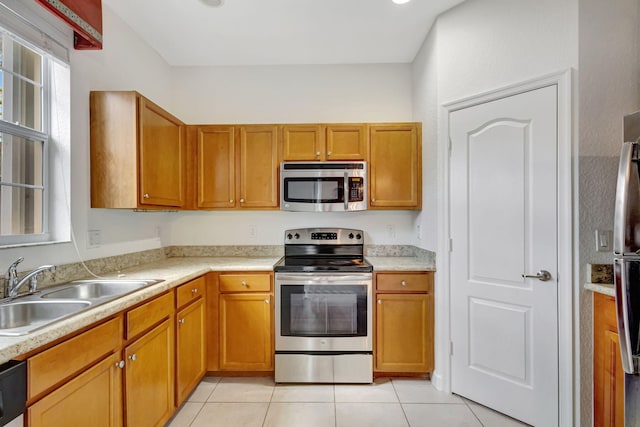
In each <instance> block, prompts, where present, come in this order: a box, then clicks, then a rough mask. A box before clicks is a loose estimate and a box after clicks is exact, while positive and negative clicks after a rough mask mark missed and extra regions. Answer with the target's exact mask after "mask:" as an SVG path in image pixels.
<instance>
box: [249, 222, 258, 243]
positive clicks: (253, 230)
mask: <svg viewBox="0 0 640 427" xmlns="http://www.w3.org/2000/svg"><path fill="white" fill-rule="evenodd" d="M256 234H257V232H256V226H255V225H250V226H249V238H250V239H252V240H253V239H255V238H256Z"/></svg>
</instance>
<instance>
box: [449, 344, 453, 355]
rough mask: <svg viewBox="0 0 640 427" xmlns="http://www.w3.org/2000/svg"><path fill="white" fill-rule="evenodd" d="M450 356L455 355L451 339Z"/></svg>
mask: <svg viewBox="0 0 640 427" xmlns="http://www.w3.org/2000/svg"><path fill="white" fill-rule="evenodd" d="M449 356H453V341H449Z"/></svg>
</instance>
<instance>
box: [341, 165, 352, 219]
mask: <svg viewBox="0 0 640 427" xmlns="http://www.w3.org/2000/svg"><path fill="white" fill-rule="evenodd" d="M349 192H350V189H349V174H348V173H347V172H345V173H344V191H343V192H342V198H343V199H344V210H345V211H348V210H349Z"/></svg>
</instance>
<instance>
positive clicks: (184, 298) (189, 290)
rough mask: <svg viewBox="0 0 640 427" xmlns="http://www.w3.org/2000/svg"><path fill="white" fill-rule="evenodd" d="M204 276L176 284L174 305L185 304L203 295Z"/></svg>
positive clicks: (180, 305)
mask: <svg viewBox="0 0 640 427" xmlns="http://www.w3.org/2000/svg"><path fill="white" fill-rule="evenodd" d="M205 285H206V282H205V279H204V276H202V277H199V278H197V279H195V280H192V281H190V282H187V283H185V284H184V285H180V286H178V288H177V290H176V306H177V307H182V306H183V305H185V304H188V303H190V302H191V301H195V300H196V299H198V298H200V297H202V296H204V292H205Z"/></svg>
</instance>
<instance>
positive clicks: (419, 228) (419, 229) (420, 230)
mask: <svg viewBox="0 0 640 427" xmlns="http://www.w3.org/2000/svg"><path fill="white" fill-rule="evenodd" d="M416 231H417V233H418V240H422V225H420V224H418V225H416Z"/></svg>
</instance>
